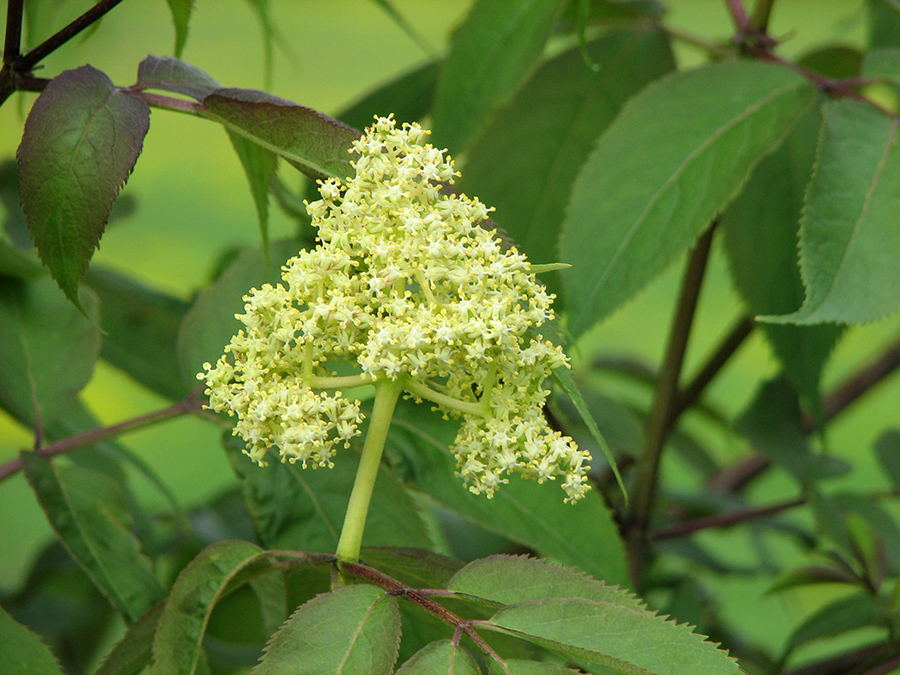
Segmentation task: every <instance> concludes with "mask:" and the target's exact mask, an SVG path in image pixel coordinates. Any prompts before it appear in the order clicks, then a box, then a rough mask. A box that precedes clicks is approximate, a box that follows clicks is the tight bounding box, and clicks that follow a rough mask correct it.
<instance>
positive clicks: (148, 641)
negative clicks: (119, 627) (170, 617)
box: [94, 602, 164, 675]
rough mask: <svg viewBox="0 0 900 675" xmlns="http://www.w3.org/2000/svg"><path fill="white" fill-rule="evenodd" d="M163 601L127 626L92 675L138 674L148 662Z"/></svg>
mask: <svg viewBox="0 0 900 675" xmlns="http://www.w3.org/2000/svg"><path fill="white" fill-rule="evenodd" d="M163 607H164V603H162V602H158V603H156V604H155V605H153V607H151V608H150V609H148V610H147V611H146V612H145V613H144V615H143V616H142V617H141V618H139V619H138V620H137V621H135V622H134V623H133V624H131V625H130V626H129V627H128V631H127V632H126V633H125V635H124V636H123V637H122V639H121V640H119V641H118V642H117V643H116V646H115V647H113V648H112V651H110V652H109V654H107V655H106V657H105V658H104V659H103V663H102V664H101V665H100V667H99V668H98V669H97V672H96V673H95V674H94V675H138V674H139V673H140V672H141V671H142V670H143V669H144V667H146V665H147V664H148V663H150V648H151V646H152V645H153V635H154V633H155V632H156V626H157V624H158V623H159V617H160V616H161V615H162V610H163Z"/></svg>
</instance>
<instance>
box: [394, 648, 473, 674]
mask: <svg viewBox="0 0 900 675" xmlns="http://www.w3.org/2000/svg"><path fill="white" fill-rule="evenodd" d="M432 673H447V675H480V674H481V670H480V669H479V667H478V663H477V662H476V661H475V659H474V658H472V655H471V654H469V652H468V651H466V650H465V649H464V648H463V647H461V646H460V645H459V644H458V642H454V641H453V640H435V641H434V642H432V643H430V644H427V645H425V646H424V647H423V648H422V649H420V650H419V651H417V652H416V653H415V654H413V656H412V658H411V659H409V661H407V662H406V663H404V664H403V665H402V666H400V669H399V670H398V671H397V673H396V675H432Z"/></svg>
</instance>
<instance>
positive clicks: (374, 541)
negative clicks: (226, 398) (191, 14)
mask: <svg viewBox="0 0 900 675" xmlns="http://www.w3.org/2000/svg"><path fill="white" fill-rule="evenodd" d="M224 445H225V448H226V450H227V451H228V458H229V459H230V460H231V464H232V467H233V468H234V471H235V473H236V474H237V476H238V478H239V479H240V481H241V491H242V492H243V494H244V501H245V503H246V504H247V509H248V510H249V511H250V515H251V517H252V518H253V524H254V526H255V528H256V531H257V535H258V536H259V540H260V541H261V542H262V544H263V545H264V546H266V547H267V548H272V549H289V550H298V551H319V552H330V551H334V550H335V548H336V547H337V542H338V537H339V535H340V528H341V523H342V522H343V520H344V514H345V512H346V510H347V501H348V500H349V498H350V490H351V488H352V486H353V481H354V479H355V477H356V469H357V466H358V464H359V454H358V453H357V452H355V451H352V450H345V451H342V453H341V454H340V455H339V456H338V457H336V458H335V462H334V467H332V468H330V469H312V468H310V469H305V470H304V469H303V468H301V467H300V466H299V465H296V464H286V463H282V462H279V461H277V460H273V461H271V463H270V464H269V466H265V467H262V466H258V465H257V464H255V463H253V461H252V460H250V458H249V457H247V456H246V455H244V454H243V452H242V450H243V442H242V441H241V440H240V439H238V438H235V437H232V436H225V443H224ZM363 543H365V544H366V545H367V546H378V545H380V546H387V545H392V546H415V547H419V548H428V547H429V546H430V545H431V540H430V537H429V536H428V531H427V529H426V528H425V525H424V523H423V522H422V519H421V517H420V516H419V513H418V510H417V508H416V506H415V504H414V503H413V501H412V499H411V498H410V496H409V494H407V492H406V489H405V488H404V487H403V485H402V484H401V483H400V481H398V480H397V478H396V477H395V476H394V475H393V474H392V473H391V472H390V471H388V470H387V469H386V468H384V467H381V468H380V469H379V472H378V478H377V480H376V481H375V487H374V491H373V493H372V503H371V508H370V510H369V516H368V519H367V522H366V531H365V536H364V538H363Z"/></svg>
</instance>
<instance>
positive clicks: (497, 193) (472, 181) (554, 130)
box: [460, 29, 675, 292]
mask: <svg viewBox="0 0 900 675" xmlns="http://www.w3.org/2000/svg"><path fill="white" fill-rule="evenodd" d="M588 50H589V53H590V57H591V59H592V60H593V61H594V62H595V63H597V64H598V65H599V69H598V70H591V69H589V68H587V67H586V66H585V65H584V61H583V59H582V55H581V53H580V51H579V50H578V49H577V48H576V49H570V50H568V51H566V52H564V53H562V54H561V55H559V56H557V57H556V58H554V59H552V60H550V61H548V62H547V63H545V64H543V65H542V66H541V67H540V69H538V70H537V72H535V74H534V75H533V76H532V77H531V79H530V80H529V81H528V82H527V83H526V84H525V85H524V86H523V87H522V89H521V90H520V91H519V92H518V94H517V95H516V96H515V97H514V98H513V100H512V101H511V102H510V103H509V104H508V105H506V106H504V107H503V108H501V109H500V110H499V111H498V112H497V114H495V115H494V116H493V118H492V119H491V121H490V123H489V124H488V125H487V126H486V127H485V129H484V130H483V132H482V133H481V134H480V135H479V136H478V138H477V139H476V140H475V141H474V142H473V144H472V146H471V148H470V149H469V150H468V152H467V159H466V164H465V167H464V169H463V172H462V173H463V175H462V178H461V179H460V189H461V190H462V191H463V192H465V193H467V194H476V195H478V197H479V199H481V200H482V201H483V202H484V203H486V204H489V205H491V206H493V207H495V208H496V209H497V212H496V214H495V218H496V220H497V222H498V223H499V224H500V225H501V226H502V227H503V229H504V230H505V231H506V232H507V233H508V234H509V236H510V237H511V238H512V239H513V240H514V241H515V242H516V245H517V246H518V247H519V248H521V249H522V250H523V251H524V252H525V253H526V254H527V255H528V258H529V260H531V261H532V262H533V263H553V262H557V257H556V243H557V240H558V238H559V228H560V225H561V224H562V221H563V211H564V209H565V206H566V203H567V202H568V199H569V193H570V192H571V188H572V183H573V182H574V181H575V177H576V176H577V175H578V170H579V169H580V168H581V165H582V164H583V163H584V161H585V159H586V158H587V156H588V153H589V152H590V150H591V147H592V146H593V144H594V142H595V140H596V139H597V137H598V136H600V134H601V133H602V132H603V131H604V129H606V127H607V126H608V125H609V123H610V122H612V120H613V118H614V117H615V116H616V115H617V114H618V112H619V110H620V109H621V107H622V105H623V104H624V103H625V102H626V101H627V100H628V99H629V98H631V97H632V96H633V95H634V94H636V93H637V92H638V91H639V90H640V89H641V88H642V87H644V86H645V85H646V84H647V83H648V82H650V81H652V80H655V79H656V78H658V77H660V76H661V75H663V74H664V73H666V72H668V71H670V70H672V69H673V68H674V66H675V63H674V59H673V57H672V53H671V50H670V49H669V44H668V41H667V39H666V37H665V36H664V34H663V33H661V32H660V31H657V30H653V29H637V30H627V31H625V30H623V31H616V32H614V33H610V34H609V35H606V36H604V37H602V38H601V39H599V40H595V41H592V42H590V43H589V44H588ZM541 280H542V281H544V282H545V283H546V284H547V286H548V288H549V289H550V290H551V291H554V292H556V291H558V290H559V282H558V277H557V274H556V273H548V274H542V275H541Z"/></svg>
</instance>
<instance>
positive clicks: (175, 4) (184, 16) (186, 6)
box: [166, 0, 194, 56]
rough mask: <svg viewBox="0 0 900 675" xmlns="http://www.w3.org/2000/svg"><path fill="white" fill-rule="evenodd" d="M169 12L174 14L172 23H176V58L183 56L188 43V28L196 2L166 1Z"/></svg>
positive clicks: (190, 0)
mask: <svg viewBox="0 0 900 675" xmlns="http://www.w3.org/2000/svg"><path fill="white" fill-rule="evenodd" d="M166 2H168V3H169V10H170V11H171V12H172V21H173V22H174V23H175V52H174V53H175V56H181V52H182V51H184V45H185V43H186V42H187V36H188V26H189V24H190V21H191V12H192V11H193V9H194V0H166Z"/></svg>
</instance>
